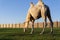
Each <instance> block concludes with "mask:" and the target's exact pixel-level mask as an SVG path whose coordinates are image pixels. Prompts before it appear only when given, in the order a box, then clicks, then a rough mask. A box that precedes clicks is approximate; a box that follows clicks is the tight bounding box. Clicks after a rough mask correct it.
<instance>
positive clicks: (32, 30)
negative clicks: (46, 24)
mask: <svg viewBox="0 0 60 40" xmlns="http://www.w3.org/2000/svg"><path fill="white" fill-rule="evenodd" d="M33 32H34V20H32V29H31V34H32V33H33Z"/></svg>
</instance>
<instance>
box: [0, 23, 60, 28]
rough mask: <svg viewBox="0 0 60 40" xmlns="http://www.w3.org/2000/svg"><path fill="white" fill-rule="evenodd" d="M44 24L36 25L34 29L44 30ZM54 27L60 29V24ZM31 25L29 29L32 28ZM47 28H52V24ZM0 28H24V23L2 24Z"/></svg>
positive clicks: (55, 24)
mask: <svg viewBox="0 0 60 40" xmlns="http://www.w3.org/2000/svg"><path fill="white" fill-rule="evenodd" d="M43 24H44V23H43V22H39V23H34V28H42V27H43V26H44V25H43ZM53 26H54V27H60V22H54V25H53ZM31 27H32V26H31V23H30V24H29V27H28V28H31ZM47 27H50V23H48V25H47ZM0 28H24V23H19V24H0Z"/></svg>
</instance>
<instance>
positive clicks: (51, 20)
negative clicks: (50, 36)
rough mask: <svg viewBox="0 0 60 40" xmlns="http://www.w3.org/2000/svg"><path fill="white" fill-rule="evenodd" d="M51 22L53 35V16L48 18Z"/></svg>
mask: <svg viewBox="0 0 60 40" xmlns="http://www.w3.org/2000/svg"><path fill="white" fill-rule="evenodd" d="M48 19H49V21H50V26H51V33H53V21H52V19H51V16H50V17H48Z"/></svg>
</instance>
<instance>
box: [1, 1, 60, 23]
mask: <svg viewBox="0 0 60 40" xmlns="http://www.w3.org/2000/svg"><path fill="white" fill-rule="evenodd" d="M30 2H33V3H34V4H36V3H37V2H38V0H0V24H7V23H23V22H24V21H25V18H26V15H27V11H28V9H29V6H30ZM43 2H44V3H45V4H46V5H48V6H49V8H50V12H51V17H52V20H53V21H57V20H58V21H60V0H43ZM42 20H43V19H42V18H40V19H38V20H36V21H38V22H43V21H42Z"/></svg>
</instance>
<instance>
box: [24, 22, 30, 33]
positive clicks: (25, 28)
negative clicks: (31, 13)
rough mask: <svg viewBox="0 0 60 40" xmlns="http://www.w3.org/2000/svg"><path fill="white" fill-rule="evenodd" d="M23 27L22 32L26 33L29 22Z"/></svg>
mask: <svg viewBox="0 0 60 40" xmlns="http://www.w3.org/2000/svg"><path fill="white" fill-rule="evenodd" d="M24 25H25V27H24V32H26V30H27V27H28V25H29V21H27V22H25V24H24Z"/></svg>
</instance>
